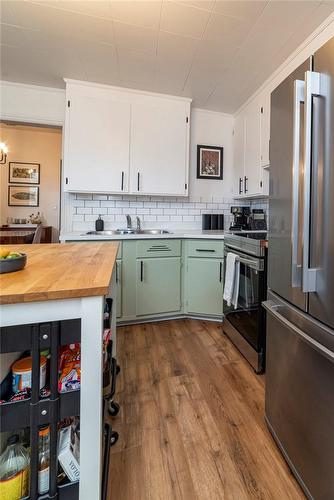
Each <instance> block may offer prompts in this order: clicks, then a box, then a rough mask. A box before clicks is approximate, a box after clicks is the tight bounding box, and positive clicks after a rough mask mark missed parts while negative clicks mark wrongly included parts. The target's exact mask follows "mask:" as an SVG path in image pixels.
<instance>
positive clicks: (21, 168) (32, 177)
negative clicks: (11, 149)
mask: <svg viewBox="0 0 334 500" xmlns="http://www.w3.org/2000/svg"><path fill="white" fill-rule="evenodd" d="M8 182H10V183H15V184H39V182H40V164H39V163H25V162H21V161H10V162H9V178H8Z"/></svg>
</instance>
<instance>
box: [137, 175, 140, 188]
mask: <svg viewBox="0 0 334 500" xmlns="http://www.w3.org/2000/svg"><path fill="white" fill-rule="evenodd" d="M139 187H140V173H139V172H138V174H137V191H139Z"/></svg>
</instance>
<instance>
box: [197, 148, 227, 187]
mask: <svg viewBox="0 0 334 500" xmlns="http://www.w3.org/2000/svg"><path fill="white" fill-rule="evenodd" d="M223 152H224V148H221V147H219V146H202V145H198V146H197V179H222V178H223Z"/></svg>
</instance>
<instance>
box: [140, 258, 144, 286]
mask: <svg viewBox="0 0 334 500" xmlns="http://www.w3.org/2000/svg"><path fill="white" fill-rule="evenodd" d="M140 281H144V262H143V261H142V260H141V261H140Z"/></svg>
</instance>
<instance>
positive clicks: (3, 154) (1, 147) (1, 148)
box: [0, 142, 8, 165]
mask: <svg viewBox="0 0 334 500" xmlns="http://www.w3.org/2000/svg"><path fill="white" fill-rule="evenodd" d="M7 153H8V148H7V146H6V144H5V143H4V142H0V164H1V165H4V164H5V163H6V161H7Z"/></svg>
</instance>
